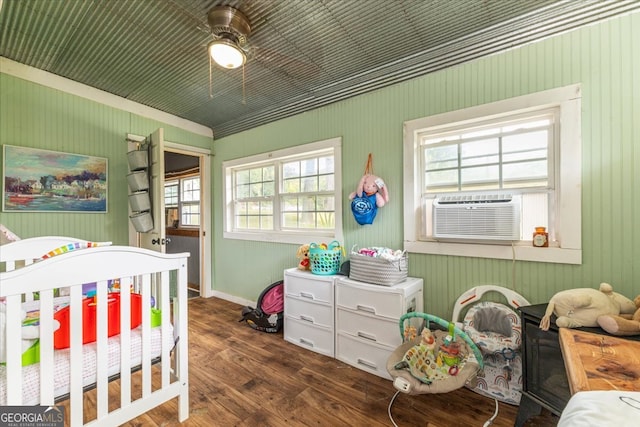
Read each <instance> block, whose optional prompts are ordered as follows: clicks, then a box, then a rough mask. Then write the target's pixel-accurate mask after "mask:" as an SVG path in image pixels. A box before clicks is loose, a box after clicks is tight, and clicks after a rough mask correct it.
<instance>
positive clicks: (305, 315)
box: [284, 295, 333, 329]
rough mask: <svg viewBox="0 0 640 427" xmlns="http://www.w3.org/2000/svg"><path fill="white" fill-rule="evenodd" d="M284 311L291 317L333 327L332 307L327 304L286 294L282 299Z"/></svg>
mask: <svg viewBox="0 0 640 427" xmlns="http://www.w3.org/2000/svg"><path fill="white" fill-rule="evenodd" d="M284 312H285V313H286V314H287V316H289V317H291V318H293V319H297V320H300V321H303V322H308V323H310V324H312V325H320V326H324V327H325V328H331V329H332V328H333V307H332V306H330V305H328V304H323V303H318V302H313V301H309V300H307V299H301V298H300V297H294V296H290V295H288V296H287V298H285V300H284Z"/></svg>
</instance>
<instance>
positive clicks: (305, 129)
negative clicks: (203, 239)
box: [214, 13, 640, 317]
mask: <svg viewBox="0 0 640 427" xmlns="http://www.w3.org/2000/svg"><path fill="white" fill-rule="evenodd" d="M638 51H640V14H638V13H634V14H630V15H627V16H622V17H619V18H615V19H611V20H609V21H604V22H602V23H599V24H596V25H591V26H588V27H583V28H580V29H577V30H574V31H571V32H567V33H565V34H562V35H559V36H556V37H552V38H549V39H545V40H542V41H540V42H536V43H531V44H528V45H525V46H522V47H520V48H517V49H513V50H509V51H506V52H502V53H499V54H494V55H491V56H488V57H485V58H481V59H478V60H474V61H472V62H468V63H464V64H460V65H457V66H454V67H451V68H449V69H446V70H442V71H439V72H435V73H432V74H429V75H426V76H423V77H419V78H416V79H413V80H410V81H406V82H402V83H399V84H397V85H395V86H391V87H388V88H384V89H381V90H378V91H376V92H372V93H370V94H366V95H362V96H359V97H356V98H352V99H349V100H346V101H343V102H339V103H336V104H332V105H328V106H326V107H322V108H319V109H317V110H314V111H310V112H307V113H304V114H301V115H298V116H296V117H292V118H289V119H285V120H281V121H279V122H277V123H274V124H269V125H265V126H261V127H260V128H257V129H253V130H251V131H247V132H243V133H240V134H236V135H232V136H229V137H225V138H222V139H220V140H216V141H215V142H214V146H215V148H216V153H217V157H216V159H215V165H216V166H218V167H219V165H220V164H221V162H222V161H224V160H226V159H231V158H237V157H241V156H247V155H251V154H254V153H256V152H261V151H266V150H269V149H276V148H282V147H284V146H290V145H296V144H299V143H302V142H309V141H312V140H317V139H322V138H326V137H331V136H335V135H341V136H343V148H342V154H343V171H342V172H343V183H344V184H343V189H344V191H345V192H346V194H344V197H345V199H346V196H347V195H348V193H349V192H351V191H353V190H352V188H353V187H354V186H355V182H356V180H357V179H358V177H359V175H360V174H361V171H362V167H363V165H364V159H365V156H366V153H368V152H372V153H373V155H374V162H375V171H376V172H377V173H378V174H380V175H381V176H383V178H385V179H386V180H388V181H389V189H390V191H391V202H390V203H389V205H387V206H385V207H384V208H383V209H382V210H381V211H379V214H378V215H379V217H378V218H376V221H375V222H374V224H373V225H372V226H359V225H357V224H356V223H355V221H354V220H353V218H352V216H351V212H350V211H349V209H348V205H345V212H344V214H343V221H344V232H345V233H344V234H345V240H346V241H345V245H346V247H347V248H350V247H351V245H353V244H358V245H359V246H368V245H384V246H389V247H401V246H402V209H403V206H402V200H401V198H400V197H401V191H402V188H401V187H402V185H401V180H402V176H401V174H402V170H403V165H402V149H401V144H402V122H403V121H406V120H411V119H415V118H418V117H424V116H428V115H431V114H437V113H441V112H446V111H451V110H455V109H460V108H465V107H470V106H474V105H479V104H483V103H487V102H492V101H496V100H500V99H505V98H509V97H513V96H519V95H523V94H528V93H532V92H537V91H542V90H546V89H551V88H555V87H561V86H566V85H569V84H575V83H580V84H581V85H582V92H583V93H582V96H583V98H582V106H583V114H582V141H583V154H582V155H583V158H582V169H583V187H582V203H583V209H582V211H583V220H582V223H583V264H582V265H579V266H574V265H561V264H544V263H532V262H523V261H518V260H516V261H515V262H513V261H512V260H488V259H481V258H477V259H473V258H463V257H446V256H435V255H419V254H410V257H409V263H410V266H409V274H410V275H412V276H418V277H423V278H424V280H425V307H426V308H427V310H429V311H431V312H433V313H434V314H436V315H439V316H443V317H448V316H450V315H451V311H450V308H451V307H452V304H453V301H455V298H457V296H458V295H460V294H461V293H462V292H463V291H465V290H466V289H468V288H470V287H472V286H475V285H479V284H485V283H495V284H501V285H504V286H507V287H511V288H514V289H515V290H516V291H518V292H520V293H522V294H523V295H524V296H525V297H526V298H528V299H529V300H531V301H532V302H544V301H547V300H548V299H549V298H550V297H551V296H552V295H553V294H554V293H555V292H557V291H559V290H562V289H567V288H571V287H585V286H587V287H597V286H598V284H599V282H601V281H609V282H611V283H612V284H613V285H614V287H615V288H616V289H617V290H618V291H620V292H622V293H624V294H625V295H628V296H630V297H632V296H634V295H635V293H637V292H638V291H639V290H640V288H638V286H637V285H635V283H640V277H638V272H637V271H636V270H634V268H633V264H634V263H633V262H630V261H631V260H632V259H634V258H633V257H634V256H635V254H637V253H638V249H636V248H637V247H638V245H639V244H640V243H635V242H640V229H638V227H633V223H634V218H635V217H636V216H637V213H638V212H640V195H638V191H637V186H638V184H635V182H637V181H638V180H637V178H636V173H635V172H636V170H637V166H635V165H636V164H639V163H638V162H639V161H640V154H638V151H639V150H638V149H635V148H634V141H635V140H636V139H638V137H639V136H640V130H639V126H640V121H639V120H637V117H638V116H639V114H640V106H639V105H640V55H636V54H635V53H637V52H638ZM309 123H314V124H318V123H319V124H320V125H319V126H309ZM292 129H295V132H293V131H291V130H292ZM257 140H259V141H260V144H259V147H260V148H259V149H258V148H256V147H257V146H258V145H256V144H255V141H257ZM381 159H384V160H383V161H381ZM214 169H215V167H214ZM220 191H221V188H220V187H219V186H218V187H215V189H214V193H215V194H221V192H220ZM220 213H221V211H220V210H219V209H218V210H217V211H216V216H218V215H220ZM220 225H221V224H220ZM215 233H216V236H215V241H216V246H217V247H220V246H223V247H225V253H224V254H220V252H219V251H218V254H219V255H220V259H219V260H217V261H216V262H219V265H220V266H222V265H229V264H230V263H233V262H234V260H235V259H238V258H242V257H243V256H246V254H247V253H248V252H245V251H247V250H255V251H256V252H253V255H252V258H253V257H259V256H260V253H259V251H261V250H263V248H262V246H259V247H256V248H255V249H254V248H247V244H246V243H243V242H236V241H232V240H224V241H223V240H222V238H221V230H220V229H216V230H215ZM272 249H273V250H274V251H275V252H274V253H276V254H278V253H282V254H284V256H282V257H278V260H281V259H285V260H286V259H291V254H292V253H293V251H294V249H295V248H292V247H288V246H287V245H280V246H278V245H274V247H273V248H272ZM294 262H295V260H292V264H291V266H293V265H295V264H294ZM275 268H276V267H275V266H274V267H273V269H275ZM278 268H279V266H278ZM273 269H271V270H269V268H268V267H267V270H268V271H273ZM217 271H220V268H218V269H217ZM261 273H264V272H259V271H256V272H255V273H249V274H252V275H253V276H252V277H256V278H257V277H259V275H260V274H261ZM223 274H225V279H227V278H228V279H229V280H230V281H229V282H226V281H222V280H217V281H216V282H217V283H218V284H220V286H223V287H224V289H222V291H223V292H229V293H232V294H233V293H234V292H236V293H238V294H241V295H242V296H245V297H251V295H252V294H254V293H256V291H258V289H259V286H257V285H246V284H245V283H244V282H243V281H242V280H241V279H239V278H238V277H236V276H234V275H233V274H226V273H223ZM223 283H224V284H223ZM241 289H242V290H241Z"/></svg>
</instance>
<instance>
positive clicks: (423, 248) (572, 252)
mask: <svg viewBox="0 0 640 427" xmlns="http://www.w3.org/2000/svg"><path fill="white" fill-rule="evenodd" d="M404 249H405V250H406V251H407V252H410V253H421V254H431V255H452V256H465V257H474V258H492V259H507V260H517V261H532V262H548V263H556V264H575V265H580V264H582V249H568V248H557V247H556V248H552V247H549V248H534V247H533V246H519V245H514V246H513V247H512V246H510V245H509V246H507V245H482V244H469V243H445V242H407V241H405V242H404Z"/></svg>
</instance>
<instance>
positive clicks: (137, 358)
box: [0, 326, 173, 406]
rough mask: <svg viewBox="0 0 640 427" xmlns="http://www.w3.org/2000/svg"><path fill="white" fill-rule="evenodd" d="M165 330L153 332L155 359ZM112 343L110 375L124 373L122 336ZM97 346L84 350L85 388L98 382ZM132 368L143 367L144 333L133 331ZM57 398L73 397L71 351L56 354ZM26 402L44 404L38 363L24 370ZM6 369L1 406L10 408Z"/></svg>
mask: <svg viewBox="0 0 640 427" xmlns="http://www.w3.org/2000/svg"><path fill="white" fill-rule="evenodd" d="M161 331H162V328H161V327H157V328H153V329H151V358H156V357H159V356H160V354H161V351H162V332H161ZM167 333H168V334H170V336H172V337H173V328H172V327H171V326H169V328H168V332H167ZM107 342H108V357H107V359H108V374H109V376H111V375H116V374H118V373H119V372H120V336H119V335H117V336H113V337H111V338H109V339H108V340H107ZM96 349H97V345H96V343H90V344H85V345H84V346H83V350H82V354H83V357H82V384H83V386H84V387H86V386H90V385H92V384H95V382H96V380H97V369H96V367H97V365H96V359H97V351H96ZM130 354H131V365H132V366H138V365H140V364H141V363H142V329H141V328H136V329H132V330H131V353H130ZM54 366H55V367H54V390H55V391H54V396H55V397H56V398H57V397H60V396H64V395H66V394H68V393H69V391H70V390H69V384H70V373H71V370H70V350H69V349H65V350H56V351H55V352H54ZM22 377H23V382H22V399H23V404H24V405H28V406H31V405H38V404H39V403H40V364H39V363H36V364H33V365H29V366H24V367H23V368H22ZM6 381H7V375H6V367H5V366H0V406H1V405H6V404H7V386H6Z"/></svg>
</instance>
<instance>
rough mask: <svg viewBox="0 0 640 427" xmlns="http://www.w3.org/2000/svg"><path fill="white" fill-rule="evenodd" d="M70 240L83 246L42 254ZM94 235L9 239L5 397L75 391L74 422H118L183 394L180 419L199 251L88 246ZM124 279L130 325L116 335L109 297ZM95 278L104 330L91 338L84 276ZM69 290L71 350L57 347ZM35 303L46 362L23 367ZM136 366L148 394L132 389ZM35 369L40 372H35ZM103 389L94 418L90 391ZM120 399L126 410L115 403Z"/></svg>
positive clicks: (184, 412)
mask: <svg viewBox="0 0 640 427" xmlns="http://www.w3.org/2000/svg"><path fill="white" fill-rule="evenodd" d="M68 244H75V246H74V249H72V250H69V251H68V252H65V253H62V254H60V255H56V256H52V257H49V258H47V259H41V257H42V256H43V255H45V254H47V253H48V252H49V251H51V250H52V249H54V248H57V247H60V246H63V245H68ZM86 244H87V242H86V241H83V240H79V239H72V238H67V237H56V236H54V237H51V236H49V237H38V238H31V239H24V240H20V241H17V242H13V243H10V244H7V245H3V246H0V262H1V263H2V264H0V265H3V266H4V267H3V268H2V269H3V270H5V271H3V272H0V298H2V299H4V301H3V304H5V307H6V310H5V311H6V327H5V328H4V330H2V331H0V332H1V333H2V334H5V335H4V336H3V337H4V339H5V348H6V349H7V351H6V366H3V367H0V372H1V374H0V396H5V398H4V400H3V401H2V402H0V403H1V404H3V405H37V404H39V405H46V406H52V405H54V404H55V403H56V402H58V401H60V400H61V399H67V398H68V403H69V408H70V410H69V413H67V414H65V415H66V419H67V424H70V425H71V426H80V425H87V426H89V425H91V426H94V425H95V426H109V427H111V426H114V425H120V424H122V423H125V422H126V421H128V420H131V419H133V418H135V417H137V416H139V415H141V414H143V413H145V412H147V411H149V410H150V409H152V408H154V407H156V406H158V405H160V404H162V403H164V402H166V401H168V400H171V399H173V398H175V397H177V398H178V419H179V421H184V420H186V419H187V418H188V416H189V395H188V393H189V382H188V332H187V331H188V328H187V327H188V317H187V316H188V313H187V258H188V256H189V254H188V253H181V254H161V253H158V252H154V251H150V250H146V249H140V248H134V247H127V246H98V247H91V248H84V247H86V246H87V245H86ZM76 247H77V249H75V248H76ZM114 281H118V282H119V283H120V284H121V286H120V290H119V297H118V299H119V305H120V311H119V318H120V319H119V321H120V327H119V330H120V333H119V335H116V336H112V337H111V338H109V337H108V336H107V335H108V329H109V327H110V325H108V320H107V319H110V320H109V321H111V318H110V316H108V314H107V313H108V311H109V306H108V302H107V301H108V299H109V295H108V292H109V286H110V285H112V284H113V283H114ZM88 283H95V313H96V325H97V326H96V339H95V342H93V343H87V344H85V345H83V299H84V297H83V285H86V284H88ZM129 285H131V286H129ZM59 289H64V290H65V291H66V292H65V293H68V296H66V297H64V301H63V302H64V304H68V305H69V313H70V314H69V317H70V321H69V335H70V345H69V348H68V349H64V350H55V349H54V324H55V323H54V311H55V310H56V307H58V306H59V305H60V302H61V299H60V298H57V297H54V294H56V293H57V292H58V290H59ZM132 290H133V291H135V292H136V293H139V294H140V300H141V301H142V303H141V304H140V305H139V309H137V308H136V310H138V312H140V314H141V325H140V326H138V327H136V328H134V329H131V328H130V326H131V324H130V318H131V313H132V309H133V308H134V307H132V303H131V301H132V299H131V298H132V297H131V292H132ZM172 293H173V294H174V295H172ZM34 294H36V295H38V297H37V298H36V300H35V301H31V302H28V303H24V301H30V300H32V299H33V295H34ZM152 301H153V304H154V307H152V303H151V302H152ZM85 302H86V301H85ZM25 304H27V305H29V306H30V307H33V306H34V304H35V305H36V306H37V308H38V309H39V346H40V350H39V357H40V362H39V363H36V364H32V365H29V366H22V365H23V362H22V336H21V328H22V317H23V307H25ZM158 310H159V311H158ZM152 312H153V313H154V314H156V315H157V316H159V318H160V326H157V327H152V326H151V323H152V322H151V317H152ZM114 318H115V316H114ZM154 362H157V363H155V366H154ZM92 368H93V369H92ZM132 370H133V371H137V370H140V371H141V374H136V375H141V380H140V382H141V392H139V393H135V394H136V396H137V397H139V398H135V397H136V396H134V398H132ZM34 376H35V380H33V379H31V380H28V379H29V378H33V377H34ZM114 377H117V378H118V379H119V389H120V396H119V402H116V403H115V404H114V402H110V401H109V382H110V381H111V380H113V378H114ZM158 377H159V379H158ZM152 380H153V381H152ZM34 384H35V386H34ZM34 387H35V391H34V390H33V388H34ZM93 388H95V389H96V391H95V396H96V397H95V399H96V401H95V417H94V418H91V419H86V418H88V417H87V416H86V414H85V413H84V408H83V399H84V395H83V393H84V392H85V390H87V389H93ZM34 393H35V394H34ZM113 407H116V409H112V410H110V408H113Z"/></svg>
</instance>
